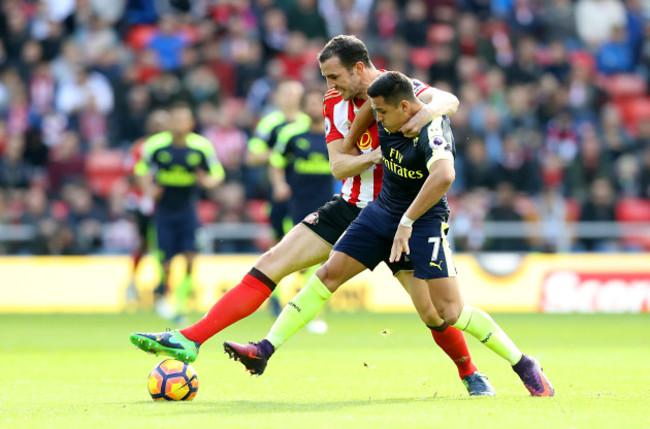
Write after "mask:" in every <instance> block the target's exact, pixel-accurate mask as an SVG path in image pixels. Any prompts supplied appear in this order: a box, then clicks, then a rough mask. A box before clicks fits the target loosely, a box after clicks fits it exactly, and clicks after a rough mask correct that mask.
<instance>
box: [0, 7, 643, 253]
mask: <svg viewBox="0 0 650 429" xmlns="http://www.w3.org/2000/svg"><path fill="white" fill-rule="evenodd" d="M648 18H650V1H647V0H625V1H622V0H578V1H571V0H377V1H373V0H295V1H292V0H277V1H274V0H194V1H189V0H41V1H37V0H32V1H30V0H3V1H2V2H1V10H0V40H1V42H0V226H1V225H5V226H6V225H32V226H34V227H35V229H36V232H35V233H34V234H33V237H32V238H31V239H29V240H27V241H24V240H23V241H21V240H15V241H12V240H6V237H5V240H2V237H0V254H91V253H92V254H95V253H127V252H129V251H131V250H132V249H133V247H134V246H135V245H136V244H135V241H136V240H137V234H136V232H135V228H134V227H133V222H132V220H131V219H130V217H129V198H128V196H129V188H130V187H131V186H132V183H131V182H130V181H129V180H128V172H127V171H125V168H124V165H127V164H128V153H129V148H130V146H131V144H132V143H133V142H134V141H135V140H137V139H138V138H140V137H142V136H143V135H145V133H146V130H145V123H146V118H147V116H148V114H149V113H150V112H151V111H152V110H153V109H155V108H158V107H164V106H166V105H168V104H169V103H170V102H173V101H177V100H183V101H187V102H189V103H191V105H192V106H193V107H194V109H195V114H196V118H197V131H198V132H200V133H201V134H203V135H204V136H205V137H207V138H208V139H209V140H210V141H211V142H212V143H213V144H214V146H215V149H216V152H217V155H218V158H219V160H220V161H221V163H222V164H223V165H224V168H225V169H226V172H227V182H226V184H225V185H223V186H222V187H221V188H220V189H219V190H217V191H216V192H215V194H213V195H205V196H204V197H205V201H204V202H203V203H202V205H201V209H200V215H201V218H202V220H203V221H204V222H208V223H210V222H223V221H228V222H265V221H266V219H265V216H264V214H263V213H260V212H261V211H263V209H261V208H260V207H263V204H261V202H263V201H264V200H265V199H266V198H267V197H268V195H269V190H268V187H269V184H268V179H267V178H266V176H265V174H264V172H263V171H261V170H260V169H259V168H255V169H253V168H248V167H246V165H245V155H246V147H247V141H248V139H249V137H250V136H251V133H252V130H253V129H254V127H255V125H256V123H257V121H258V120H259V118H260V117H261V116H262V115H264V114H266V113H268V112H270V111H272V110H273V109H274V108H275V106H274V105H273V98H272V94H273V90H274V88H275V86H276V85H277V83H278V82H279V81H280V80H282V79H286V78H293V79H298V80H300V81H302V82H303V83H304V84H305V86H307V87H310V86H320V87H323V86H324V85H325V81H324V79H323V78H322V77H321V75H320V71H319V68H318V62H317V59H316V55H317V53H318V52H319V51H320V49H321V48H322V46H323V45H324V44H325V42H326V41H327V40H328V39H329V38H330V37H333V36H335V35H338V34H355V35H357V36H358V37H359V38H361V39H362V40H363V41H364V42H365V43H366V44H367V46H368V48H369V51H370V53H371V57H372V60H373V62H374V64H375V65H376V66H377V67H378V68H384V69H390V70H399V71H402V72H404V73H406V74H408V75H409V76H411V77H414V78H419V79H421V80H423V81H425V82H427V83H429V84H431V85H432V86H435V87H437V88H440V89H444V90H447V91H451V92H453V93H454V94H456V95H457V96H458V98H459V99H460V101H461V105H460V108H459V110H458V112H457V113H456V114H455V115H454V116H453V118H452V126H453V130H454V134H455V140H456V147H457V159H456V169H457V176H456V183H455V184H454V186H453V188H452V190H451V191H450V203H451V207H452V230H454V231H455V232H456V236H457V237H458V238H457V239H456V241H455V243H454V244H455V248H456V250H457V251H478V250H493V251H529V250H537V251H555V250H556V248H555V247H554V246H555V244H554V243H556V241H557V237H556V235H557V234H561V233H562V224H563V223H564V222H566V221H580V220H583V221H615V220H618V221H625V220H639V221H643V220H650V208H649V207H650V200H649V198H650V97H649V96H648V83H649V80H650V21H649V19H648ZM490 220H495V221H526V222H536V223H537V224H538V225H541V229H542V231H543V234H542V237H541V238H538V239H532V240H531V239H526V238H516V237H515V238H506V239H495V238H486V237H484V236H483V235H482V234H481V224H482V223H483V222H485V221H490ZM2 231H5V232H6V231H8V229H7V228H5V229H2ZM260 247H261V246H260ZM224 249H225V248H224ZM246 249H247V250H250V251H259V250H265V249H263V248H256V247H255V245H254V242H253V243H252V244H251V246H250V247H249V248H246ZM573 249H574V250H576V251H581V250H582V251H611V250H642V249H643V245H639V244H638V243H634V242H630V243H626V242H625V241H624V240H609V239H578V240H576V241H575V243H573Z"/></svg>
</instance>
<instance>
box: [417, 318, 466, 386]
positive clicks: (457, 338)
mask: <svg viewBox="0 0 650 429" xmlns="http://www.w3.org/2000/svg"><path fill="white" fill-rule="evenodd" d="M429 329H431V333H432V334H433V339H434V340H435V342H436V344H438V346H440V348H441V349H442V350H443V351H444V352H445V353H447V356H449V357H450V358H451V360H453V361H454V363H455V364H456V366H457V367H458V375H460V378H463V377H466V376H468V375H472V374H474V372H475V371H476V365H474V363H473V362H472V357H471V356H470V355H469V350H468V349H467V343H466V342H465V337H464V336H463V333H462V332H461V331H459V330H458V329H456V328H454V327H452V326H449V325H447V323H446V322H445V323H444V324H443V325H441V326H439V327H437V328H432V327H431V326H429Z"/></svg>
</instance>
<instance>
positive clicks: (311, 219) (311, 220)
mask: <svg viewBox="0 0 650 429" xmlns="http://www.w3.org/2000/svg"><path fill="white" fill-rule="evenodd" d="M318 219H319V216H318V212H313V213H310V214H308V215H307V216H305V218H304V219H303V220H302V221H303V222H305V223H308V224H310V225H317V224H318Z"/></svg>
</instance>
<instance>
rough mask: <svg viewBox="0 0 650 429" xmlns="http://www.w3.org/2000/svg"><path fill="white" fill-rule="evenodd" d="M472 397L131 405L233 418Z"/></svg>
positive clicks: (139, 403) (142, 403)
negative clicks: (232, 416)
mask: <svg viewBox="0 0 650 429" xmlns="http://www.w3.org/2000/svg"><path fill="white" fill-rule="evenodd" d="M476 399H479V400H480V398H471V397H468V396H438V397H436V396H428V397H405V398H382V399H372V398H371V399H363V400H359V399H357V400H354V399H351V400H347V401H346V400H340V401H319V400H314V401H300V402H298V401H246V400H233V401H228V400H201V401H197V402H194V401H193V402H171V401H170V402H152V401H137V402H131V403H130V405H131V406H133V405H135V406H141V405H154V406H155V407H160V408H159V410H160V411H164V412H166V411H168V410H173V412H174V414H176V413H181V414H183V413H188V414H200V413H215V412H218V411H227V412H228V413H230V414H259V413H278V412H281V413H287V412H297V413H304V412H322V411H328V410H336V409H341V408H348V407H355V408H356V407H363V406H375V405H400V404H413V403H424V404H433V403H435V402H439V401H445V402H446V401H458V400H476ZM116 405H117V404H116Z"/></svg>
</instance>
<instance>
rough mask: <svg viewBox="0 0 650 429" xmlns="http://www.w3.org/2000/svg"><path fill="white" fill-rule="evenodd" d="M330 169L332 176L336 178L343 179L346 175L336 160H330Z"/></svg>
mask: <svg viewBox="0 0 650 429" xmlns="http://www.w3.org/2000/svg"><path fill="white" fill-rule="evenodd" d="M330 170H331V171H332V176H334V178H335V179H336V180H343V179H345V178H346V177H348V176H346V175H345V172H344V171H343V169H342V168H341V166H340V165H339V164H338V163H337V162H330Z"/></svg>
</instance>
